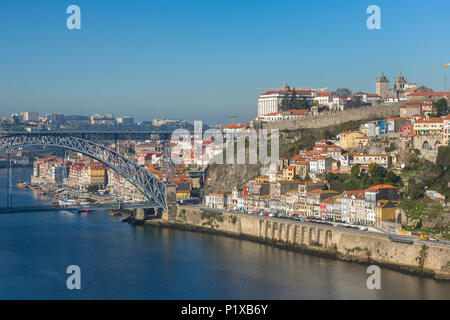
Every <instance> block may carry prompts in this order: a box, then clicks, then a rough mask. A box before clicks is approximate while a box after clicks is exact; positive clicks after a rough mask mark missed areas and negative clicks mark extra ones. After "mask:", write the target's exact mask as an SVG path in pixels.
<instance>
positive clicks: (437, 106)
mask: <svg viewBox="0 0 450 320" xmlns="http://www.w3.org/2000/svg"><path fill="white" fill-rule="evenodd" d="M433 113H434V115H435V116H436V117H443V116H444V117H445V116H446V115H448V103H447V99H439V100H438V101H436V102H434V103H433Z"/></svg>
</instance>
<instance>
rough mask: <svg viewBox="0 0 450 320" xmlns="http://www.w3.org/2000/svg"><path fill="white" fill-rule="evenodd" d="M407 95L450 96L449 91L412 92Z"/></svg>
mask: <svg viewBox="0 0 450 320" xmlns="http://www.w3.org/2000/svg"><path fill="white" fill-rule="evenodd" d="M408 96H450V92H448V91H447V92H412V93H410V94H408Z"/></svg>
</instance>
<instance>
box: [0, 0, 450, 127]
mask: <svg viewBox="0 0 450 320" xmlns="http://www.w3.org/2000/svg"><path fill="white" fill-rule="evenodd" d="M71 4H76V5H79V6H80V8H81V18H82V29H81V30H68V29H67V28H66V19H67V17H68V14H66V8H67V7H68V6H69V5H71ZM371 4H376V5H378V6H380V8H381V24H382V29H381V30H372V31H371V30H368V29H367V27H366V20H367V17H368V14H367V13H366V8H367V7H368V6H369V5H371ZM449 16H450V1H448V0H434V1H418V0H395V1H393V0H390V1H380V0H373V1H362V0H359V1H356V0H345V1H337V0H334V1H331V0H329V1H328V0H327V1H300V0H296V1H290V0H286V1H266V0H259V1H250V0H247V1H246V0H240V1H234V0H227V1H223V0H220V1H219V0H208V1H203V0H191V1H188V0H185V1H143V0H141V1H137V0H128V1H124V0H120V1H112V0H95V1H93V0H85V1H75V0H71V1H65V0H55V1H49V0H40V1H24V0H1V1H0V36H1V38H0V74H1V76H0V115H2V116H4V115H10V114H11V113H12V112H17V111H25V110H33V111H39V112H41V113H44V114H45V113H66V114H86V115H89V114H91V113H97V112H105V113H106V112H112V113H114V114H115V115H127V114H130V115H133V116H135V117H136V119H138V120H143V119H152V118H184V119H187V120H204V121H207V122H230V121H231V118H230V117H231V116H235V115H236V116H239V119H238V120H240V121H248V120H250V119H252V118H254V117H255V116H256V110H257V96H258V93H259V92H258V91H255V88H270V87H280V86H281V85H282V84H283V83H284V82H285V81H286V82H288V84H290V85H293V86H297V87H313V88H315V87H322V86H327V87H329V88H330V89H335V88H338V87H348V88H350V89H352V90H354V91H358V90H363V91H366V92H371V93H372V92H375V77H376V76H378V75H379V73H380V72H382V71H383V72H385V73H386V74H387V76H388V77H391V78H392V80H393V78H394V77H395V76H397V75H398V73H399V72H400V71H402V72H403V73H404V74H405V75H406V76H407V77H408V80H410V81H411V82H417V83H418V84H423V85H427V86H429V87H431V88H433V89H434V90H442V89H443V70H442V69H443V68H441V67H433V66H426V64H443V63H445V62H450V41H449V33H448V30H449V27H448V21H449ZM397 64H403V65H405V66H403V67H397V66H396V65H397ZM411 65H412V66H411ZM414 65H415V66H414Z"/></svg>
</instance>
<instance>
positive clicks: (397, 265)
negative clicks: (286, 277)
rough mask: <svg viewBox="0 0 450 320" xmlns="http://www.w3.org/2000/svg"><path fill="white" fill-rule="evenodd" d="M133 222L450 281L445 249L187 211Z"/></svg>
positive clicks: (448, 256) (295, 224)
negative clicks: (169, 218)
mask: <svg viewBox="0 0 450 320" xmlns="http://www.w3.org/2000/svg"><path fill="white" fill-rule="evenodd" d="M127 222H129V223H133V224H140V225H145V226H148V227H153V228H165V229H178V230H184V231H190V232H200V233H206V234H217V235H222V236H226V237H231V238H235V239H241V240H247V241H251V242H255V243H260V244H264V245H269V246H273V247H276V248H280V249H286V250H290V251H295V252H299V253H304V254H309V255H314V256H319V257H325V258H330V259H336V260H341V261H347V262H354V263H358V264H363V265H371V264H376V265H378V266H381V267H385V268H387V269H390V270H394V271H399V272H402V273H405V274H409V275H414V276H420V277H426V278H432V279H437V280H450V248H448V247H447V246H443V245H439V244H430V243H427V244H423V243H414V244H406V243H399V242H393V241H391V240H389V239H388V238H386V237H384V236H381V235H375V234H364V233H362V232H355V231H347V230H340V229H333V228H328V227H322V226H312V225H310V224H305V223H300V222H293V221H286V222H284V221H280V220H276V219H270V218H264V217H256V216H241V215H235V214H231V213H230V214H228V213H223V214H214V213H210V212H205V211H202V210H201V209H199V208H187V207H185V208H179V209H178V212H177V219H176V220H174V221H170V222H168V221H164V220H159V219H152V220H147V221H145V223H143V222H142V221H140V220H136V219H134V218H132V217H130V218H129V219H128V221H127Z"/></svg>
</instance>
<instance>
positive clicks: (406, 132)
mask: <svg viewBox="0 0 450 320" xmlns="http://www.w3.org/2000/svg"><path fill="white" fill-rule="evenodd" d="M400 136H401V137H402V138H411V137H412V136H414V125H413V124H412V123H405V124H403V125H401V126H400Z"/></svg>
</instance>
